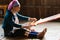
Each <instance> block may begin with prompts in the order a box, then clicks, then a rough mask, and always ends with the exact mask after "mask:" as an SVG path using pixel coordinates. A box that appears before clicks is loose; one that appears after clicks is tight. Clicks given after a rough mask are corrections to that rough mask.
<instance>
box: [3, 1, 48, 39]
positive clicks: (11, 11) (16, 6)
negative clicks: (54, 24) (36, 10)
mask: <svg viewBox="0 0 60 40" xmlns="http://www.w3.org/2000/svg"><path fill="white" fill-rule="evenodd" d="M20 7H21V6H20V3H19V2H18V0H13V1H11V2H10V4H9V6H8V10H7V11H6V15H5V18H4V22H3V26H2V27H3V29H4V33H5V36H6V37H16V36H26V37H29V38H41V37H44V35H45V33H46V31H47V29H46V28H45V29H44V30H43V31H42V32H35V31H27V30H26V29H24V28H29V27H30V26H23V25H22V24H19V20H26V21H36V20H37V19H36V18H31V17H26V16H22V15H20V14H18V12H19V10H20ZM14 27H16V28H19V29H17V30H16V29H15V30H13V28H14Z"/></svg>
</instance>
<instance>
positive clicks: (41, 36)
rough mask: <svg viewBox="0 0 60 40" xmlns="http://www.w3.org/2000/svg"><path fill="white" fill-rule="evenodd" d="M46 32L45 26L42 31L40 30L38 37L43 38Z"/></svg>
mask: <svg viewBox="0 0 60 40" xmlns="http://www.w3.org/2000/svg"><path fill="white" fill-rule="evenodd" d="M46 32H47V28H45V29H44V30H43V31H42V32H40V33H39V34H38V38H39V39H42V38H43V37H44V35H45V33H46Z"/></svg>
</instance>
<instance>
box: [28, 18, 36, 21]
mask: <svg viewBox="0 0 60 40" xmlns="http://www.w3.org/2000/svg"><path fill="white" fill-rule="evenodd" d="M29 21H31V22H33V21H34V22H36V21H37V19H36V18H29Z"/></svg>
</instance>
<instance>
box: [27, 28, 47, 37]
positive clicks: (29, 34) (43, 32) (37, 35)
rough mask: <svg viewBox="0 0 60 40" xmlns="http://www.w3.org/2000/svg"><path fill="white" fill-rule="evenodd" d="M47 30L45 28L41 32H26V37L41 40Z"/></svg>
mask: <svg viewBox="0 0 60 40" xmlns="http://www.w3.org/2000/svg"><path fill="white" fill-rule="evenodd" d="M46 31H47V28H45V29H44V30H43V31H42V32H26V36H27V37H29V38H43V37H44V35H45V33H46Z"/></svg>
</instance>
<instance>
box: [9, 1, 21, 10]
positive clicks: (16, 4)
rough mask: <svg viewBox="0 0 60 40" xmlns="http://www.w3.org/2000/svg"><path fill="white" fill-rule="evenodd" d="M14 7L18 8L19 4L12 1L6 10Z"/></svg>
mask: <svg viewBox="0 0 60 40" xmlns="http://www.w3.org/2000/svg"><path fill="white" fill-rule="evenodd" d="M15 6H19V7H20V3H19V1H18V0H12V1H11V2H10V3H9V5H8V10H11V9H12V8H13V7H15Z"/></svg>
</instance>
